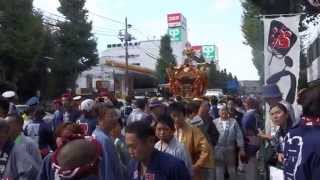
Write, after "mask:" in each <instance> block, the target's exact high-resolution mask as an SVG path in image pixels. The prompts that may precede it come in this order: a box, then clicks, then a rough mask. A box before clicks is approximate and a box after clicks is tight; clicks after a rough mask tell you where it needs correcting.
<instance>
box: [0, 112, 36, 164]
mask: <svg viewBox="0 0 320 180" xmlns="http://www.w3.org/2000/svg"><path fill="white" fill-rule="evenodd" d="M5 120H6V121H7V123H8V125H9V136H10V140H11V141H13V142H14V143H15V146H17V148H19V149H21V150H24V151H25V152H26V153H27V154H28V155H29V156H30V159H33V160H34V162H35V163H34V164H35V165H37V167H35V168H36V169H39V168H40V165H41V162H42V158H41V154H40V151H39V148H38V144H37V143H36V142H35V141H34V140H32V139H31V138H29V137H26V136H25V135H24V134H23V130H22V127H23V119H22V117H20V116H19V115H9V116H7V117H6V118H5Z"/></svg>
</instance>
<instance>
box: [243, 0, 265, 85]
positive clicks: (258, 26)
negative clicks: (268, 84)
mask: <svg viewBox="0 0 320 180" xmlns="http://www.w3.org/2000/svg"><path fill="white" fill-rule="evenodd" d="M242 6H243V20H242V26H241V29H242V32H243V35H244V38H245V43H246V44H247V45H249V46H250V47H251V48H252V56H253V59H252V61H253V64H254V66H255V67H256V68H257V70H258V74H259V76H260V80H262V81H263V79H264V54H263V51H264V48H263V47H264V46H263V38H264V34H263V33H264V31H263V23H262V21H261V20H260V19H259V18H258V17H257V16H258V15H259V14H260V11H261V9H260V8H258V7H257V6H256V5H255V4H253V3H252V2H251V1H250V0H246V1H242Z"/></svg>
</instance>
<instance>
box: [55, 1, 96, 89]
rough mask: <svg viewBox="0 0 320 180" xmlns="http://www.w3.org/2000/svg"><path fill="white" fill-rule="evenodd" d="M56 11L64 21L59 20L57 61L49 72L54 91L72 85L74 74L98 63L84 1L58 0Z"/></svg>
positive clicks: (90, 23)
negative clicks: (52, 80)
mask: <svg viewBox="0 0 320 180" xmlns="http://www.w3.org/2000/svg"><path fill="white" fill-rule="evenodd" d="M59 2H60V5H61V6H60V7H59V8H58V11H59V12H60V13H62V14H63V15H64V16H65V18H66V21H64V22H59V23H58V24H57V26H58V27H59V31H58V32H56V37H57V44H58V48H57V61H58V63H56V67H55V69H54V70H53V73H54V74H55V76H56V78H55V79H56V82H55V84H56V85H59V86H58V87H57V88H58V89H57V91H58V92H61V93H62V92H63V91H64V90H65V89H66V88H73V87H74V85H75V80H76V78H77V77H78V75H79V74H80V73H81V72H82V71H84V70H87V69H89V68H90V67H91V66H93V65H96V64H97V63H98V53H97V49H96V46H97V44H96V40H95V38H94V36H93V34H92V33H91V30H92V22H88V11H87V10H86V9H84V5H85V2H86V1H85V0H59Z"/></svg>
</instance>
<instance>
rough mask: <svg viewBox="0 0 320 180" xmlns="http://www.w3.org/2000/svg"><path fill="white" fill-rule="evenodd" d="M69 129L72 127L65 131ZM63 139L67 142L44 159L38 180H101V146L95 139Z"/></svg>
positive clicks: (81, 137)
mask: <svg viewBox="0 0 320 180" xmlns="http://www.w3.org/2000/svg"><path fill="white" fill-rule="evenodd" d="M59 127H60V128H61V126H59ZM69 128H71V127H70V126H69V127H65V128H64V129H69ZM69 130H71V129H69ZM63 139H64V140H65V141H64V142H63V144H61V146H59V148H58V149H57V150H56V151H55V152H53V153H50V154H49V155H48V156H47V157H46V158H45V159H44V161H43V163H42V167H41V171H40V173H39V174H38V177H37V180H57V179H60V180H67V179H68V180H97V179H101V178H100V177H101V176H100V174H101V173H100V172H99V163H100V161H101V146H100V144H99V143H98V142H97V141H96V140H95V139H92V138H84V137H83V136H81V135H80V134H78V135H75V134H73V135H71V134H70V136H69V137H63Z"/></svg>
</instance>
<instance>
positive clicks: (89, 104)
mask: <svg viewBox="0 0 320 180" xmlns="http://www.w3.org/2000/svg"><path fill="white" fill-rule="evenodd" d="M94 105H95V101H94V100H92V99H86V100H84V101H82V102H81V104H80V107H79V109H80V110H81V111H86V112H89V111H91V110H92V109H93V107H94Z"/></svg>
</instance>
